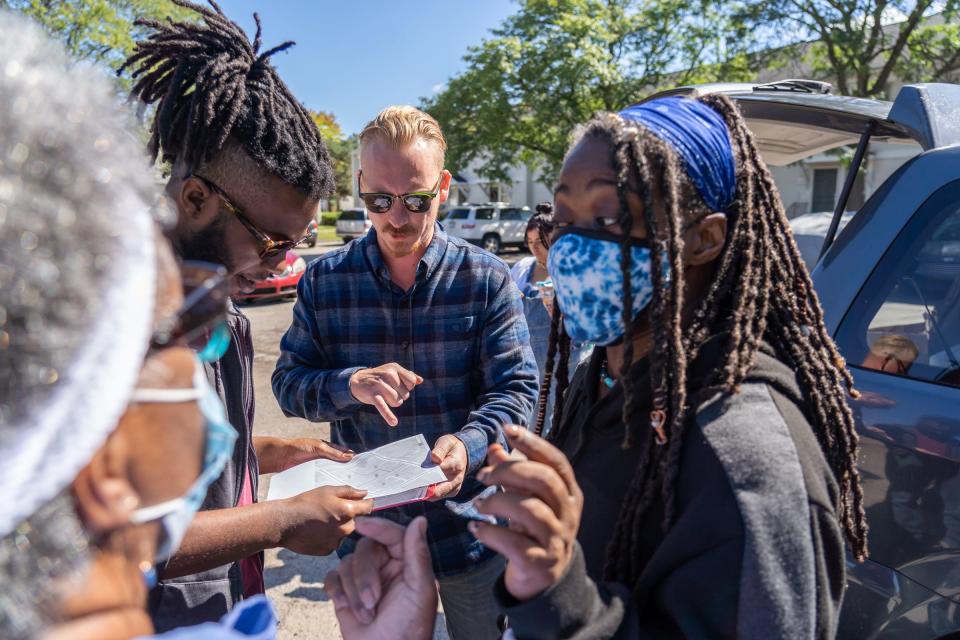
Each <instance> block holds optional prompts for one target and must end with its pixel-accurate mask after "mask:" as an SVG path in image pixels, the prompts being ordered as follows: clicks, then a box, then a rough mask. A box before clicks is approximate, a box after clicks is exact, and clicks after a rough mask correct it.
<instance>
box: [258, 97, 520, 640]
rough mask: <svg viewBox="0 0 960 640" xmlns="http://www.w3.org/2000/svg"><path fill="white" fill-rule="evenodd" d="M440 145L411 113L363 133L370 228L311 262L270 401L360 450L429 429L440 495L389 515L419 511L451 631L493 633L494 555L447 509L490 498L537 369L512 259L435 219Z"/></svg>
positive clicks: (459, 635)
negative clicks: (496, 447)
mask: <svg viewBox="0 0 960 640" xmlns="http://www.w3.org/2000/svg"><path fill="white" fill-rule="evenodd" d="M445 151H446V142H445V141H444V138H443V133H442V132H441V130H440V126H439V125H438V124H437V121H436V120H434V119H433V118H432V117H430V116H429V115H428V114H426V113H424V112H423V111H420V110H419V109H416V108H414V107H406V106H401V107H388V108H387V109H385V110H383V111H382V112H381V113H380V114H379V115H378V116H377V117H376V118H374V119H373V120H372V121H371V122H370V123H369V124H367V126H366V127H365V128H364V130H363V132H361V134H360V165H361V170H360V172H359V174H358V176H357V179H358V182H359V190H360V196H361V198H362V199H363V201H364V203H365V205H366V207H367V209H368V210H369V211H370V219H371V221H372V223H373V228H372V229H371V230H370V231H369V232H368V233H367V234H366V235H365V236H363V237H362V238H359V239H358V240H355V241H353V242H351V243H350V244H348V245H346V246H345V247H343V248H341V249H339V250H337V251H333V252H331V253H328V254H326V255H325V256H322V257H321V258H319V259H317V260H315V261H314V262H313V263H311V265H310V266H309V267H308V268H307V271H306V273H305V274H304V276H303V278H302V279H301V280H300V284H299V286H298V288H297V303H296V305H295V306H294V310H293V322H292V324H291V326H290V328H289V329H288V330H287V333H286V334H285V335H284V337H283V340H282V341H281V343H280V358H279V360H278V361H277V367H276V369H275V370H274V373H273V392H274V395H275V396H276V398H277V400H278V402H279V403H280V407H281V409H283V412H284V414H286V415H288V416H296V417H300V418H306V419H307V420H312V421H314V422H320V421H327V420H329V421H331V422H333V427H332V433H333V438H334V440H335V442H337V443H339V444H340V445H342V446H347V447H350V448H351V449H355V450H357V451H368V450H370V449H373V448H375V447H378V446H381V445H385V444H387V443H390V442H395V441H397V440H400V439H402V438H407V437H410V436H413V435H415V434H423V436H424V437H425V438H426V440H427V442H428V444H429V445H430V446H431V447H433V449H432V452H431V457H432V460H433V462H435V463H437V464H439V465H440V466H441V468H442V469H443V471H444V473H445V474H446V477H447V478H448V481H447V482H444V483H440V484H439V485H437V486H436V487H435V489H434V494H433V497H434V502H426V503H416V504H412V505H409V506H406V507H399V508H395V509H389V510H386V511H383V512H381V513H382V514H386V515H388V516H389V517H391V518H395V519H397V520H399V521H402V522H409V521H411V520H412V519H413V518H414V517H416V516H419V515H424V516H426V519H427V522H428V533H429V536H428V537H429V542H430V550H431V553H432V558H433V563H434V568H435V569H436V571H437V575H438V581H439V586H440V599H441V600H442V602H443V609H444V614H445V616H446V620H447V628H448V630H449V631H450V635H451V637H452V638H454V639H455V640H464V639H469V638H495V637H497V636H498V635H499V631H498V629H497V626H496V612H495V611H494V608H493V599H492V591H491V588H492V586H493V583H494V581H495V580H496V576H497V575H499V573H500V570H501V564H500V558H499V557H498V556H497V555H496V554H494V553H492V552H490V551H489V550H488V549H486V548H484V546H483V545H481V544H479V543H478V542H477V541H476V540H475V539H474V538H473V536H472V535H470V533H469V532H467V530H466V523H465V521H464V520H463V519H461V518H459V517H458V516H457V515H456V514H454V513H452V512H451V511H450V510H449V509H448V508H447V507H446V506H445V505H444V503H443V501H444V500H453V501H454V502H457V503H465V502H469V501H471V500H473V499H474V498H476V497H477V496H478V495H479V494H480V493H481V492H482V491H484V490H486V488H485V487H481V486H480V484H479V483H478V482H477V481H476V480H475V478H474V477H473V474H474V472H475V471H476V469H478V468H479V466H480V465H481V464H482V463H483V459H484V456H485V455H486V450H487V447H488V446H489V445H490V444H492V443H494V442H498V441H500V440H501V425H503V424H504V423H508V422H520V423H521V424H522V423H524V422H525V421H526V419H527V416H529V415H530V412H531V410H532V408H533V398H534V396H535V394H536V385H537V372H536V364H535V362H534V359H533V353H532V352H531V350H530V344H529V337H528V333H527V325H526V322H525V321H524V318H523V311H522V308H521V303H520V294H519V292H518V291H517V288H516V286H515V285H514V284H513V281H512V280H511V279H510V273H509V271H508V269H507V266H506V265H505V264H504V263H503V261H501V260H500V259H499V258H497V257H495V256H492V255H490V254H489V253H487V252H485V251H483V250H482V249H479V248H477V247H474V246H472V245H470V244H468V243H466V242H465V241H463V240H460V239H459V238H454V237H451V236H447V234H446V233H444V231H443V228H442V227H441V226H440V225H438V224H437V221H436V219H437V209H438V207H439V205H440V203H442V202H443V201H444V200H445V199H446V197H447V190H448V187H449V185H450V179H451V178H450V172H449V171H447V170H446V169H444V154H445ZM352 548H353V540H352V539H348V540H347V541H345V543H344V545H343V547H342V548H341V549H340V553H341V555H345V554H347V553H349V552H350V551H351V550H352Z"/></svg>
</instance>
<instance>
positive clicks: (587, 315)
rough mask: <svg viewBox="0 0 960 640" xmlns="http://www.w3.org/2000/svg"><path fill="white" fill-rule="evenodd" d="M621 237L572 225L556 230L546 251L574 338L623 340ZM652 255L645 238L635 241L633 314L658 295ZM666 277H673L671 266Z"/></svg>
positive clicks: (565, 320) (566, 323)
mask: <svg viewBox="0 0 960 640" xmlns="http://www.w3.org/2000/svg"><path fill="white" fill-rule="evenodd" d="M620 246H621V245H620V238H619V237H617V236H615V235H613V234H610V233H606V232H604V231H592V230H588V229H577V228H574V227H568V228H566V229H562V230H560V231H558V232H557V234H556V235H555V236H554V239H553V242H552V243H551V245H550V253H549V254H548V256H547V271H549V272H550V277H551V278H552V279H553V285H554V288H555V289H556V296H557V304H559V305H560V310H561V311H563V324H564V327H565V329H566V331H567V335H569V336H570V339H571V340H573V342H577V343H582V342H592V343H594V344H597V345H601V346H606V345H610V344H613V343H614V342H616V341H617V340H619V339H620V338H621V337H622V336H623V334H624V333H626V327H624V325H623V273H622V272H621V269H620V255H621V254H620ZM651 261H652V258H651V253H650V247H649V244H648V243H647V242H646V241H644V240H636V239H635V240H631V243H630V282H631V286H632V292H633V317H634V318H636V317H637V315H639V313H640V312H641V311H643V309H644V308H645V307H646V306H647V305H648V304H650V301H651V300H652V299H653V280H652V278H651V275H650V274H651V271H652V263H651ZM664 275H665V276H669V272H668V271H667V272H666V273H665V274H664Z"/></svg>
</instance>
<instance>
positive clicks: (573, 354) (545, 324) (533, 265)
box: [510, 202, 592, 425]
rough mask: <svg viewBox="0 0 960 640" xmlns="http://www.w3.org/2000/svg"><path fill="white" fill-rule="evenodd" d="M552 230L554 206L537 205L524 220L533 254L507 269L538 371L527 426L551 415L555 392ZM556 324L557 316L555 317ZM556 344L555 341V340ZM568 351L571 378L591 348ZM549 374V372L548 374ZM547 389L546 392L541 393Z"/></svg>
mask: <svg viewBox="0 0 960 640" xmlns="http://www.w3.org/2000/svg"><path fill="white" fill-rule="evenodd" d="M553 231H554V224H553V203H550V202H541V203H540V204H538V205H537V212H536V213H535V214H534V215H533V216H531V217H530V220H528V221H527V230H526V232H525V236H526V241H527V247H528V248H529V249H530V253H531V254H532V255H530V256H527V257H526V258H521V259H520V260H518V261H517V262H516V264H514V265H513V268H512V269H510V277H512V278H513V281H514V282H515V283H516V285H517V288H518V289H520V293H521V295H522V296H523V315H524V317H525V318H526V319H527V328H528V329H529V330H530V347H531V348H532V349H533V355H534V357H535V358H536V360H537V368H538V369H539V372H540V381H541V383H540V386H541V394H540V395H539V396H538V401H537V404H536V406H535V408H534V411H533V412H532V413H531V414H530V418H529V421H528V423H527V424H529V425H534V424H537V422H538V421H537V418H538V416H539V415H541V414H542V415H544V416H547V417H549V416H552V415H553V405H554V402H553V401H554V395H555V394H554V393H552V390H551V384H550V382H551V377H552V375H553V369H554V363H555V358H556V350H554V352H553V357H551V356H550V353H549V351H550V349H549V345H550V334H551V332H553V334H554V338H556V336H557V332H558V330H559V327H557V326H554V325H553V323H552V321H551V318H552V317H553V303H554V289H553V282H552V281H551V280H550V275H549V274H548V273H547V251H548V250H549V248H550V236H551V234H552V233H553ZM556 317H557V320H558V322H559V319H560V318H559V316H556ZM554 344H557V341H556V340H555V341H554ZM561 348H562V349H565V350H567V351H568V353H567V354H566V357H565V358H564V359H562V361H563V362H568V363H572V366H568V367H567V371H566V372H564V373H558V375H564V374H565V375H567V377H568V378H569V377H572V376H573V373H574V371H575V370H576V368H577V365H578V364H579V363H580V362H581V361H582V360H584V359H586V358H587V357H588V356H589V354H590V350H591V348H592V347H591V346H590V345H581V344H571V343H570V342H569V341H567V342H565V343H564V344H563V345H562V347H561ZM547 372H550V373H547ZM543 390H546V393H543Z"/></svg>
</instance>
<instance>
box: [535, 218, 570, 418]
mask: <svg viewBox="0 0 960 640" xmlns="http://www.w3.org/2000/svg"><path fill="white" fill-rule="evenodd" d="M536 211H537V213H536V214H535V215H533V216H532V217H531V218H530V220H529V221H528V222H527V231H526V232H527V233H529V232H530V230H531V229H536V230H537V234H538V235H539V236H540V242H542V243H543V246H544V247H546V248H548V249H549V248H550V242H551V238H552V236H553V232H554V230H555V229H556V223H555V222H554V221H553V203H552V202H541V203H539V204H537V206H536ZM562 326H563V314H562V313H561V312H560V307H559V306H557V305H556V304H554V305H553V315H552V316H551V318H550V338H549V342H548V348H547V362H546V364H545V366H544V374H543V380H542V381H541V382H540V396H539V399H538V401H537V419H536V427H535V428H534V433H536V434H537V435H538V436H539V435H542V434H543V427H544V424H545V422H546V418H547V402H548V400H549V396H550V387H551V386H552V383H553V379H554V378H555V377H556V379H557V380H558V382H557V388H556V393H557V401H556V402H555V403H554V416H555V419H556V416H557V415H558V413H557V411H558V410H559V415H560V417H561V419H562V417H563V406H562V405H563V397H564V395H565V394H566V391H567V386H568V384H569V379H568V378H569V373H570V368H569V367H570V345H571V341H570V337H569V336H568V335H567V334H566V332H564V331H563V330H562ZM558 355H559V356H560V360H559V362H558V361H557V356H558ZM554 369H556V373H554Z"/></svg>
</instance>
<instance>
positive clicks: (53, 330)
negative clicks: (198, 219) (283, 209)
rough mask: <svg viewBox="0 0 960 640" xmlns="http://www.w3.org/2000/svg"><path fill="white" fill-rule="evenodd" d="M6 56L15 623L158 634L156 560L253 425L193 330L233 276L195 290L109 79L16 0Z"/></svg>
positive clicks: (0, 246)
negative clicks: (219, 391) (231, 418)
mask: <svg viewBox="0 0 960 640" xmlns="http://www.w3.org/2000/svg"><path fill="white" fill-rule="evenodd" d="M0 60H3V63H2V65H0V457H2V459H3V462H4V464H3V465H2V466H0V495H2V496H3V499H4V506H3V509H2V510H0V576H2V578H3V589H2V590H0V637H2V638H5V639H12V640H18V639H20V638H33V637H37V636H38V635H41V633H42V634H43V635H44V637H46V638H52V639H56V638H96V639H98V640H104V639H109V638H131V637H139V636H143V635H149V634H152V633H153V627H152V625H151V622H150V618H149V616H148V614H147V612H146V595H147V590H148V589H149V588H150V587H151V586H152V584H155V582H156V570H155V568H154V567H155V565H156V564H157V562H158V561H160V560H162V559H164V558H165V557H169V556H170V555H171V554H172V553H173V552H174V551H175V550H176V547H177V546H178V544H179V541H180V539H181V538H182V535H183V532H184V530H185V528H186V526H187V524H189V522H190V519H191V518H192V515H193V513H194V512H195V510H196V509H197V507H199V504H200V501H202V499H203V496H204V495H205V493H206V489H207V486H208V485H209V484H210V482H212V481H213V480H214V479H215V478H216V477H217V476H219V475H220V473H221V471H222V469H223V466H224V464H225V463H226V460H227V458H228V457H229V455H230V451H231V450H232V448H233V443H234V441H235V439H236V435H237V434H236V431H235V430H234V429H233V428H232V427H230V425H229V424H228V423H227V422H226V418H225V415H224V409H223V406H222V404H220V402H219V399H218V398H217V396H216V392H215V391H214V390H213V389H212V388H211V387H210V386H209V384H208V383H207V381H206V377H205V375H204V372H203V368H202V366H201V364H200V362H199V361H198V360H197V357H196V356H195V354H194V353H193V351H191V350H190V349H189V348H187V347H186V346H185V344H184V342H185V340H186V339H185V338H184V341H183V342H181V341H179V340H177V339H176V337H179V336H186V335H188V333H186V330H187V329H189V328H191V327H190V326H189V325H188V323H187V321H186V320H185V318H187V317H188V314H187V313H186V310H191V311H196V310H197V309H200V308H201V307H202V308H207V309H216V308H217V302H218V299H217V295H219V294H222V293H223V291H224V290H225V288H226V287H225V286H220V285H219V284H218V283H219V282H220V281H223V282H224V283H225V280H223V277H222V276H220V280H217V279H216V278H215V277H214V278H208V279H207V280H204V281H203V282H202V286H198V287H197V289H195V290H194V291H192V292H191V293H190V294H189V296H188V297H187V298H184V294H183V290H182V287H181V282H180V270H179V269H178V267H177V264H176V262H175V260H174V258H173V253H172V251H171V248H170V245H169V242H168V241H167V240H166V239H165V237H164V236H163V234H162V233H161V232H160V230H159V225H158V223H166V222H168V221H167V220H166V219H165V218H164V216H163V215H161V214H160V213H159V211H160V210H159V209H157V208H156V207H154V206H153V203H154V200H155V195H157V194H158V190H157V189H156V188H155V185H154V184H153V180H152V177H151V174H150V172H149V171H148V169H147V162H146V159H145V157H144V156H143V153H142V151H141V147H140V144H139V142H138V140H137V139H136V136H135V135H133V134H132V133H131V129H130V128H128V126H127V118H126V117H125V115H124V113H123V112H122V111H121V110H120V109H119V101H118V100H117V99H116V95H115V93H114V92H113V91H112V88H111V85H110V84H109V83H107V82H106V81H105V79H104V78H101V77H98V76H97V73H96V72H95V71H94V70H93V69H90V68H83V67H78V66H75V65H72V64H71V63H70V62H69V60H68V59H67V57H66V55H65V54H64V52H63V51H62V49H61V48H60V47H59V46H57V45H55V44H53V43H52V42H50V41H49V40H48V39H47V38H46V37H45V36H44V35H43V34H42V33H41V32H40V30H39V29H38V28H36V27H35V26H33V25H32V24H30V23H28V22H26V21H25V20H23V19H22V18H20V17H17V16H15V15H12V14H9V13H5V12H0ZM185 268H186V265H185ZM191 268H192V269H193V271H192V272H193V273H198V272H199V271H198V270H199V269H200V266H198V265H194V266H193V267H191ZM211 272H214V273H215V272H216V270H215V269H212V268H211ZM184 273H187V271H185V272H184ZM197 291H199V293H196V292H197ZM221 298H222V299H220V300H219V303H220V306H221V307H222V313H221V314H220V315H221V316H223V315H225V309H226V304H225V300H226V296H225V294H223V295H222V296H221ZM191 317H196V314H193V316H191ZM206 317H208V318H211V319H212V320H214V321H215V320H217V317H218V316H217V314H208V315H207V316H206ZM221 321H223V320H222V318H221ZM208 326H209V325H204V326H200V325H196V324H195V325H194V326H192V329H193V330H194V331H196V330H198V329H201V328H203V329H204V330H205V329H206V328H208ZM250 604H251V605H253V606H257V607H259V608H260V609H261V611H260V612H255V613H258V615H255V616H247V617H246V620H245V622H247V623H249V622H251V618H256V620H255V621H256V622H257V623H258V624H259V628H258V629H254V631H259V632H261V633H260V635H254V637H260V638H267V637H272V635H273V633H274V631H275V628H276V622H275V619H274V618H273V616H272V612H271V611H270V608H269V604H268V603H267V602H266V601H265V600H261V601H259V602H251V603H250ZM235 613H237V612H235ZM228 622H231V621H228ZM233 622H236V621H233ZM220 628H221V627H218V629H220ZM247 630H248V631H249V630H250V629H249V628H248V629H247ZM204 633H206V635H202V634H201V636H200V637H214V636H212V635H210V634H209V633H207V632H204ZM194 637H197V636H194ZM221 637H235V636H222V635H221Z"/></svg>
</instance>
